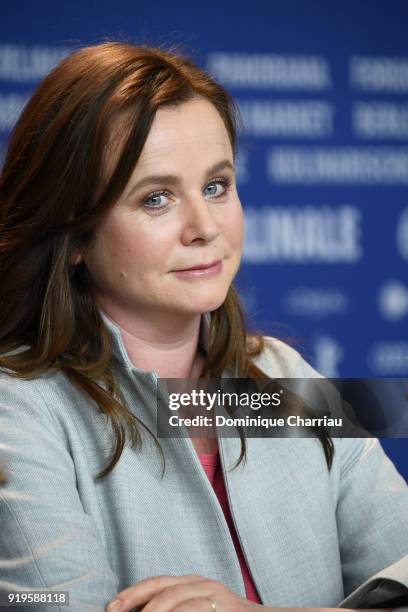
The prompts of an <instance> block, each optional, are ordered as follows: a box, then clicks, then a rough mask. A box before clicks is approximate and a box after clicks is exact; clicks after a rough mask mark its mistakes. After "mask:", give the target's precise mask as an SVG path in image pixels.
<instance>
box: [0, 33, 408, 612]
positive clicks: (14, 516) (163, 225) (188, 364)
mask: <svg viewBox="0 0 408 612" xmlns="http://www.w3.org/2000/svg"><path fill="white" fill-rule="evenodd" d="M236 117H237V115H236V111H235V108H234V105H233V102H232V100H231V98H230V97H229V95H228V94H227V92H226V91H225V90H224V89H223V88H222V87H221V86H220V85H218V84H217V83H215V82H214V81H213V80H212V79H211V78H210V77H209V76H208V75H207V74H206V73H205V72H203V71H202V70H201V69H199V68H198V67H197V66H195V65H194V64H193V63H191V62H190V61H189V60H187V59H186V58H183V57H181V56H179V55H177V54H175V53H174V52H173V51H171V50H164V49H160V48H153V47H148V46H140V47H137V46H133V45H130V44H122V43H105V44H101V45H96V46H93V47H88V48H83V49H81V50H79V51H77V52H75V53H74V54H72V55H70V56H69V57H67V58H66V59H64V60H63V61H62V62H61V64H60V65H59V66H57V68H55V69H54V70H53V71H52V72H51V73H50V75H49V76H48V77H47V78H46V79H45V80H44V81H43V82H42V83H41V84H40V85H39V87H38V89H37V90H36V92H35V93H34V95H33V97H32V98H31V100H30V102H29V103H28V105H27V106H26V108H25V110H24V112H23V114H22V116H21V118H20V120H19V122H18V124H17V125H16V127H15V130H14V132H13V134H12V137H11V141H10V145H9V149H8V153H7V157H6V160H5V164H4V168H3V174H2V177H1V181H0V223H1V244H0V246H1V250H0V264H1V272H2V279H3V286H5V287H6V288H7V291H6V292H5V293H4V295H3V296H2V298H1V308H0V317H1V320H0V353H1V360H0V367H1V368H2V370H3V373H2V374H1V387H0V436H1V444H2V447H1V448H2V453H3V461H4V464H5V466H6V476H7V485H6V486H4V487H3V488H2V489H1V494H2V497H1V512H0V533H1V534H2V547H1V550H2V553H1V560H0V567H1V586H2V589H3V591H4V592H7V591H13V590H17V589H18V588H25V589H31V590H34V589H45V590H48V591H49V590H63V591H68V592H69V596H70V601H69V608H68V609H72V610H76V611H81V610H84V611H85V610H103V609H105V607H106V609H108V610H115V611H118V610H121V611H123V610H130V609H132V608H133V607H138V609H142V607H143V610H145V611H146V612H159V611H160V612H169V611H170V610H172V611H173V612H175V611H177V612H188V611H192V610H194V611H198V612H200V611H201V610H202V611H205V612H207V611H210V610H213V611H216V612H224V611H227V610H231V611H232V610H234V611H236V612H240V611H242V612H244V611H245V612H246V611H248V612H249V611H250V610H255V609H259V608H264V609H267V610H268V609H275V608H276V607H282V606H285V607H287V606H295V607H314V608H315V607H316V606H317V607H326V608H327V607H335V606H338V605H342V606H343V607H345V606H352V607H354V606H356V607H364V606H365V607H367V606H368V607H369V606H372V607H375V606H377V607H378V606H381V605H383V604H384V603H387V605H388V604H389V603H390V602H391V603H392V605H394V604H395V605H397V604H401V602H402V601H403V600H402V599H401V597H404V596H405V594H406V589H407V587H408V582H407V581H408V571H407V565H406V557H405V560H404V555H406V553H407V549H408V525H407V518H406V510H407V508H408V492H407V488H406V485H405V483H404V482H403V480H402V478H401V477H400V476H399V474H398V473H397V471H396V470H395V468H394V467H393V465H392V464H391V462H390V461H389V460H388V459H387V458H386V456H385V455H384V453H383V451H382V450H381V447H380V445H379V444H378V441H377V440H363V439H337V440H331V439H329V438H328V437H324V438H322V439H321V440H317V439H315V438H312V439H309V438H308V439H295V440H291V439H274V440H270V439H253V438H251V439H245V437H244V435H243V433H242V431H241V432H240V434H241V440H238V439H235V438H224V439H223V438H219V439H217V438H198V437H197V438H193V439H190V438H188V437H187V438H183V437H178V438H164V439H162V440H160V443H159V442H158V440H157V438H156V436H155V435H154V430H155V428H156V424H157V412H158V411H157V401H156V400H157V398H156V391H157V378H158V377H160V378H189V377H201V378H208V377H212V378H218V377H221V376H226V375H228V374H229V375H230V376H236V377H253V378H262V377H278V378H279V377H313V376H318V374H317V373H316V372H315V371H314V370H313V369H312V368H311V367H310V366H308V365H307V364H306V363H305V362H304V361H303V359H302V358H301V356H300V355H299V354H298V353H297V352H296V351H295V350H294V349H292V348H289V347H288V346H287V345H285V344H284V343H282V342H280V341H278V340H276V339H273V338H271V337H262V336H261V335H256V334H249V333H247V332H246V331H245V326H244V320H243V315H242V311H241V308H240V305H239V301H238V297H237V294H236V292H235V290H234V288H233V286H232V281H233V279H234V276H235V274H236V272H237V270H238V267H239V262H240V257H241V249H242V227H243V216H242V208H241V204H240V201H239V198H238V194H237V191H236V185H235V177H234V150H235V149H234V147H235V130H236ZM197 267H201V271H200V270H197ZM192 268H195V270H192ZM158 451H159V452H158ZM160 457H161V459H162V460H163V462H161V461H160ZM237 460H238V461H237ZM217 461H218V463H217ZM231 468H233V469H231ZM380 579H381V580H380ZM112 600H113V601H112ZM56 608H57V609H61V610H63V609H67V608H66V607H63V606H62V605H61V606H60V607H58V605H56ZM33 609H36V610H38V605H37V607H34V608H33ZM44 609H45V608H44Z"/></svg>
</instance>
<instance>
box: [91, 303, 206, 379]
mask: <svg viewBox="0 0 408 612" xmlns="http://www.w3.org/2000/svg"><path fill="white" fill-rule="evenodd" d="M99 312H100V315H101V317H102V320H103V322H104V323H105V326H106V328H107V330H108V332H109V336H110V340H111V350H112V354H113V355H114V356H115V357H116V359H117V360H118V362H119V364H120V365H121V366H122V367H124V368H126V369H129V370H134V371H136V372H140V373H141V374H142V373H143V374H147V373H148V372H147V371H146V370H143V369H142V368H138V367H136V366H135V365H134V364H133V363H132V361H131V360H130V357H129V355H128V352H127V350H126V347H125V344H124V342H123V339H122V334H121V333H120V329H119V327H118V326H117V325H116V323H114V322H113V321H112V319H110V318H109V317H108V315H107V314H105V312H103V311H102V310H100V311H99ZM210 323H211V313H210V312H205V313H204V314H202V315H201V322H200V335H199V340H198V343H199V346H200V348H201V349H202V350H203V351H204V352H205V354H206V355H208V346H209V332H210ZM156 374H157V372H156Z"/></svg>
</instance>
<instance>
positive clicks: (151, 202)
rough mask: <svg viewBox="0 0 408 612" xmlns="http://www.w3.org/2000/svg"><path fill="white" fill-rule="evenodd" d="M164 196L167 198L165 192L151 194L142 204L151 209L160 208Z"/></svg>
mask: <svg viewBox="0 0 408 612" xmlns="http://www.w3.org/2000/svg"><path fill="white" fill-rule="evenodd" d="M164 196H167V192H166V191H158V192H157V193H152V194H151V195H150V196H149V197H148V198H146V199H145V200H144V201H143V203H144V204H146V206H150V207H151V208H161V205H162V200H161V198H163V197H164Z"/></svg>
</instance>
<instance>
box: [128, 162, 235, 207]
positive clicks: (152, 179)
mask: <svg viewBox="0 0 408 612" xmlns="http://www.w3.org/2000/svg"><path fill="white" fill-rule="evenodd" d="M225 168H230V169H231V170H235V168H234V165H233V164H232V163H231V162H230V160H229V159H223V160H222V161H220V162H217V163H216V164H214V166H211V168H208V170H207V172H206V173H205V178H210V177H211V175H213V174H216V173H217V172H221V170H225ZM181 182H182V178H181V177H180V176H175V175H174V174H152V175H149V176H145V177H144V178H142V179H140V181H138V182H137V183H135V184H134V185H132V187H131V188H130V190H129V193H128V195H127V196H126V197H127V198H129V197H131V196H132V194H133V193H134V192H135V191H137V190H138V189H141V188H142V187H146V186H147V185H152V184H157V183H167V184H169V185H179V184H180V183H181Z"/></svg>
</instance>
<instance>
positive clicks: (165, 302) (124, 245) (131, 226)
mask: <svg viewBox="0 0 408 612" xmlns="http://www.w3.org/2000/svg"><path fill="white" fill-rule="evenodd" d="M232 166H233V153H232V149H231V144H230V141H229V138H228V133H227V130H226V128H225V126H224V123H223V122H222V119H221V117H220V116H219V114H218V112H217V110H216V109H215V107H214V106H213V105H212V104H210V103H209V102H208V101H207V100H204V99H202V98H199V99H194V100H192V101H189V102H186V103H183V104H181V105H179V106H177V107H166V108H161V109H159V110H158V112H157V114H156V117H155V119H154V122H153V125H152V128H151V130H150V133H149V136H148V138H147V140H146V143H145V146H144V148H143V151H142V154H141V157H140V158H139V161H138V163H137V165H136V167H135V170H134V172H133V174H132V176H131V178H130V180H129V183H128V185H127V186H126V188H125V190H124V192H123V194H122V196H121V197H120V199H119V200H118V202H117V203H116V204H115V206H114V207H113V208H112V209H111V211H110V212H109V213H108V215H107V216H106V217H105V219H104V221H103V223H102V225H101V226H100V228H99V230H98V232H97V234H96V239H95V241H94V242H93V244H92V245H91V247H89V249H88V250H87V251H86V252H85V253H84V254H83V259H84V261H85V263H86V265H87V267H88V269H89V271H90V273H91V275H92V276H93V278H94V280H95V282H96V284H97V287H98V290H99V298H100V299H101V300H102V304H103V305H105V306H108V308H109V311H110V312H118V311H124V310H126V311H127V313H133V314H137V313H140V314H142V315H144V316H149V314H156V315H157V314H163V315H165V314H166V313H168V314H170V313H171V314H176V313H177V314H190V315H191V314H198V313H203V312H206V311H212V310H215V309H216V308H218V307H219V306H220V305H221V304H222V303H223V301H224V300H225V297H226V294H227V291H228V288H229V286H230V284H231V282H232V280H233V278H234V276H235V274H236V272H237V270H238V267H239V262H240V257H241V250H242V237H243V213H242V208H241V203H240V200H239V197H238V194H237V191H236V186H235V180H234V170H233V168H232ZM152 175H154V176H156V178H153V179H149V177H152ZM157 175H163V177H162V178H159V177H157ZM164 175H166V176H164ZM217 260H220V261H221V264H220V266H219V270H218V271H214V272H213V273H211V274H208V273H207V274H200V275H198V274H191V273H190V274H181V273H180V272H178V271H180V270H182V269H186V268H191V267H192V266H197V265H200V264H209V263H211V262H214V261H217Z"/></svg>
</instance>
